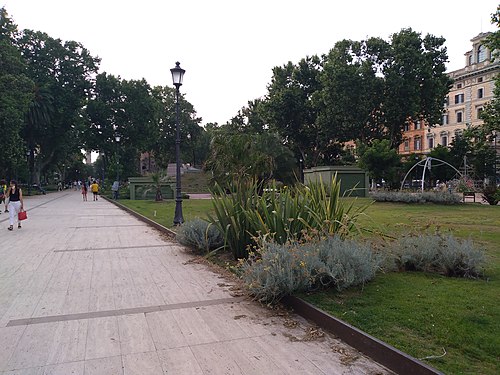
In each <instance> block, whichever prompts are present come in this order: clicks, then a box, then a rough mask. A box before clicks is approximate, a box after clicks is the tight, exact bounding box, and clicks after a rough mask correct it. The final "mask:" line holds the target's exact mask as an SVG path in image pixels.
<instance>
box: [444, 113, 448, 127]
mask: <svg viewBox="0 0 500 375" xmlns="http://www.w3.org/2000/svg"><path fill="white" fill-rule="evenodd" d="M443 125H448V114H444V115H443Z"/></svg>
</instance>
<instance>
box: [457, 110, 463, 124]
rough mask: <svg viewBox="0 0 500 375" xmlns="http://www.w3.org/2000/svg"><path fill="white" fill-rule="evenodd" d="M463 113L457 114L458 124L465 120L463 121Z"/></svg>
mask: <svg viewBox="0 0 500 375" xmlns="http://www.w3.org/2000/svg"><path fill="white" fill-rule="evenodd" d="M462 117H463V116H462V112H457V122H462V121H463V119H462Z"/></svg>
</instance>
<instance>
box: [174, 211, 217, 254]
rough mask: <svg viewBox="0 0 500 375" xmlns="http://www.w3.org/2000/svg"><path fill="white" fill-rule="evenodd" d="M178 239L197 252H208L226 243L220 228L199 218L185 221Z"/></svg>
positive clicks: (177, 236)
mask: <svg viewBox="0 0 500 375" xmlns="http://www.w3.org/2000/svg"><path fill="white" fill-rule="evenodd" d="M176 239H177V241H179V243H181V244H182V245H185V246H188V247H190V248H191V249H192V250H193V251H194V252H196V253H208V252H210V251H212V250H215V249H217V248H219V247H221V246H223V245H224V236H223V234H222V233H221V232H220V230H219V228H217V227H216V226H215V225H213V224H211V223H209V222H207V221H205V220H202V219H198V218H196V219H194V220H191V221H188V222H186V223H184V224H183V225H182V226H181V227H180V229H179V231H178V232H177V235H176Z"/></svg>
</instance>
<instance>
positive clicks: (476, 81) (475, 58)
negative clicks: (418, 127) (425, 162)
mask: <svg viewBox="0 0 500 375" xmlns="http://www.w3.org/2000/svg"><path fill="white" fill-rule="evenodd" d="M489 34H490V33H489V32H488V33H481V34H479V35H478V36H476V37H475V38H473V39H471V42H472V49H471V50H470V51H468V52H466V53H465V67H464V68H462V69H458V70H455V71H453V72H450V73H448V74H449V76H450V77H451V78H452V79H453V80H454V84H453V87H452V88H451V89H450V93H449V94H448V96H447V98H446V100H445V113H444V115H443V121H442V123H441V124H439V125H436V126H434V127H427V129H426V132H425V135H424V138H425V141H424V142H423V145H424V147H423V150H422V152H423V153H428V152H429V151H430V150H431V149H433V148H434V147H436V146H437V145H443V146H449V145H450V143H451V142H452V141H453V139H454V137H455V136H456V135H457V134H460V133H461V132H463V130H464V129H466V128H467V127H469V126H477V125H481V124H482V123H483V122H482V120H481V119H480V118H479V115H480V113H481V111H482V110H483V108H484V105H485V104H486V103H487V102H488V101H490V100H491V99H493V90H494V88H495V81H494V80H495V76H496V75H497V74H498V73H500V62H498V61H495V62H492V61H491V59H492V57H491V51H490V50H489V49H488V48H487V47H486V46H485V45H484V44H483V43H484V39H485V37H487V36H488V35H489Z"/></svg>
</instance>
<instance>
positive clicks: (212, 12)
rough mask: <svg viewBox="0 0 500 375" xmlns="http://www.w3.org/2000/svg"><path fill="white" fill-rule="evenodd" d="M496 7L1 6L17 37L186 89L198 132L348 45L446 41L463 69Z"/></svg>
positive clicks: (114, 2) (232, 0) (230, 1)
mask: <svg viewBox="0 0 500 375" xmlns="http://www.w3.org/2000/svg"><path fill="white" fill-rule="evenodd" d="M498 4H499V2H498V0H475V1H470V0H467V1H466V0H420V1H408V0H350V1H340V0H337V1H335V0H300V1H298V0H251V1H250V0H245V1H244V0H176V1H173V0H142V1H130V0H100V1H96V0H86V1H78V0H0V7H1V6H4V7H5V8H6V10H7V12H8V13H9V15H10V17H11V18H12V19H13V20H14V22H15V23H16V24H17V25H18V27H19V29H21V30H22V29H31V30H36V31H43V32H45V33H47V34H48V35H49V36H51V37H53V38H59V39H62V40H65V41H66V40H74V41H77V42H80V43H81V44H83V46H84V47H85V48H87V49H88V50H89V51H90V53H91V54H92V55H93V56H98V57H100V58H101V64H100V71H101V72H107V73H108V74H113V75H115V76H120V77H121V78H122V79H126V80H132V79H142V78H145V79H146V81H147V82H148V83H149V84H150V85H152V86H156V85H161V86H165V85H168V86H171V87H173V85H172V76H171V74H170V69H171V68H173V67H174V66H175V62H176V61H179V62H180V63H181V64H180V65H181V67H182V68H183V69H185V70H186V73H185V76H184V84H183V85H182V86H181V88H180V90H181V93H183V94H184V95H185V97H186V99H187V100H188V101H189V102H190V103H191V104H193V106H194V108H195V110H196V111H197V115H198V116H199V117H201V118H202V125H204V124H206V123H208V122H217V123H219V124H224V123H226V122H227V121H228V120H230V119H231V118H232V117H233V116H235V115H236V114H237V112H238V110H240V109H241V108H242V107H244V106H246V105H247V103H248V101H250V100H254V99H257V98H260V97H263V96H265V95H266V93H267V85H268V84H269V83H270V82H271V77H272V69H273V67H275V66H283V65H285V64H286V63H287V62H288V61H292V62H293V63H297V62H298V61H299V60H300V59H302V58H304V57H306V56H311V55H315V54H317V55H322V54H326V53H328V51H329V50H330V49H331V48H333V46H334V45H335V43H336V42H337V41H339V40H342V39H352V40H363V39H365V38H367V37H381V38H383V39H385V40H389V38H390V35H391V34H394V33H397V32H399V31H400V30H401V29H402V28H412V29H413V30H414V31H417V32H420V33H422V35H425V34H433V35H436V36H443V37H444V38H445V39H446V43H445V46H446V47H447V49H448V57H449V63H448V64H447V69H448V71H453V70H456V69H460V68H462V67H464V66H465V57H464V53H465V52H467V51H468V50H470V49H471V47H472V44H471V42H470V39H472V38H473V37H475V36H476V35H478V34H479V33H480V32H487V31H495V27H494V26H493V25H491V23H490V15H491V13H494V12H495V11H496V8H497V5H498Z"/></svg>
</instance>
